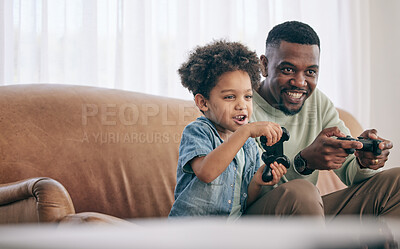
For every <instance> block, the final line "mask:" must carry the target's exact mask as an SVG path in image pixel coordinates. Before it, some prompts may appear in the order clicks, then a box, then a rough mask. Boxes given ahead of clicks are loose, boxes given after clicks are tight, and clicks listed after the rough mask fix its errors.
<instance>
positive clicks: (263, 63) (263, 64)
mask: <svg viewBox="0 0 400 249" xmlns="http://www.w3.org/2000/svg"><path fill="white" fill-rule="evenodd" d="M260 64H261V66H260V67H261V74H262V76H264V77H267V76H268V58H267V57H266V56H265V55H261V56H260Z"/></svg>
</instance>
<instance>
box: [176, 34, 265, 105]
mask: <svg viewBox="0 0 400 249" xmlns="http://www.w3.org/2000/svg"><path fill="white" fill-rule="evenodd" d="M236 70H241V71H244V72H247V74H248V75H249V77H250V80H251V85H252V87H253V89H257V87H258V86H259V84H260V79H261V76H260V66H259V59H258V57H257V54H256V53H255V52H253V51H250V50H249V49H248V48H247V47H246V46H244V45H243V44H241V43H239V42H227V41H224V40H220V41H214V42H212V43H210V44H207V45H205V46H199V47H196V48H195V49H194V50H193V51H192V52H191V54H190V55H189V59H188V60H187V62H185V63H183V64H182V66H181V67H180V68H179V70H178V73H179V75H180V77H181V83H182V85H183V86H184V87H186V88H188V90H189V91H190V92H192V93H193V96H195V95H196V94H198V93H200V94H202V95H203V96H204V97H205V98H206V99H208V98H209V97H210V96H209V95H210V91H211V90H212V89H213V88H214V87H215V85H216V84H217V82H218V80H219V77H220V76H221V75H222V74H224V73H226V72H232V71H236Z"/></svg>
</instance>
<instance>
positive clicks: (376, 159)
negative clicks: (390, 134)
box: [354, 129, 393, 170]
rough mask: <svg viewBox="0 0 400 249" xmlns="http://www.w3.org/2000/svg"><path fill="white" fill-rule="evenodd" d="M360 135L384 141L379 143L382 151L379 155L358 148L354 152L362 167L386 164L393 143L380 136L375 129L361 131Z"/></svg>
mask: <svg viewBox="0 0 400 249" xmlns="http://www.w3.org/2000/svg"><path fill="white" fill-rule="evenodd" d="M360 137H364V138H371V139H379V140H381V141H382V142H381V143H380V144H379V149H381V150H382V153H381V154H380V155H378V156H376V155H374V154H373V153H372V152H367V151H360V150H357V151H356V152H355V153H354V154H355V156H356V157H357V160H358V163H359V164H360V166H361V167H362V168H370V169H374V170H376V169H379V168H382V167H383V166H385V162H386V161H387V160H388V156H389V154H390V151H389V150H390V149H391V148H393V143H392V142H391V141H389V140H386V139H383V138H381V137H378V132H377V130H375V129H371V130H366V131H364V132H363V133H361V135H360Z"/></svg>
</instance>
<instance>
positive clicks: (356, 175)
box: [321, 92, 380, 186]
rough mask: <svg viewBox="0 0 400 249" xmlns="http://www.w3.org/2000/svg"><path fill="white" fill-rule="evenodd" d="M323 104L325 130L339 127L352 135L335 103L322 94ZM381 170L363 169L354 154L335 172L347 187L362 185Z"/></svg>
mask: <svg viewBox="0 0 400 249" xmlns="http://www.w3.org/2000/svg"><path fill="white" fill-rule="evenodd" d="M321 103H323V104H322V106H324V109H325V115H324V122H323V124H324V125H323V128H324V129H325V128H329V127H335V126H336V127H338V128H339V130H340V131H341V132H343V133H344V134H346V135H350V130H349V129H348V128H347V127H346V125H345V124H344V122H343V121H342V120H341V119H340V118H339V113H338V112H337V110H336V108H335V106H334V105H333V103H332V102H331V101H330V100H329V98H328V97H326V96H325V95H324V94H323V93H322V92H321ZM379 171H380V170H372V169H362V168H361V167H360V165H359V164H358V162H357V159H356V157H355V156H354V154H350V155H349V156H348V157H347V159H346V161H345V162H344V163H343V165H342V167H341V168H339V169H336V170H334V172H335V173H336V175H337V176H339V178H340V180H341V181H342V182H343V183H344V184H346V185H347V186H350V185H353V184H357V183H360V182H362V181H364V180H365V179H368V178H370V177H371V176H373V175H375V174H376V173H377V172H379Z"/></svg>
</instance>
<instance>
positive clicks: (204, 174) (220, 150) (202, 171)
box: [190, 121, 282, 183]
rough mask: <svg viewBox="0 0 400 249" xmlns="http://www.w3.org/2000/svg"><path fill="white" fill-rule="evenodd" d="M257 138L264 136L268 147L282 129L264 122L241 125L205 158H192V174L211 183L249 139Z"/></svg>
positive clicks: (276, 139)
mask: <svg viewBox="0 0 400 249" xmlns="http://www.w3.org/2000/svg"><path fill="white" fill-rule="evenodd" d="M259 136H266V137H267V141H268V142H267V144H268V145H269V146H270V145H273V144H275V143H276V142H278V141H279V140H280V138H281V136H282V129H281V127H280V126H279V125H278V124H276V123H272V122H266V121H261V122H254V123H249V124H246V125H243V126H241V127H239V128H238V129H237V130H236V131H235V132H234V133H233V134H232V135H231V136H230V137H229V138H228V139H227V140H225V141H224V142H223V143H222V144H221V145H220V146H218V147H217V148H215V149H214V150H213V151H211V152H210V153H209V154H207V155H206V156H204V157H196V158H193V159H192V160H191V161H190V164H191V166H192V169H193V172H194V173H195V174H196V176H197V178H199V179H200V180H201V181H203V182H206V183H210V182H212V181H213V180H215V179H216V178H217V177H218V176H219V175H220V174H222V172H224V170H225V169H226V168H227V167H228V165H229V163H230V162H232V160H233V158H234V157H235V156H236V154H237V152H238V151H239V149H240V148H241V147H242V146H243V145H244V143H245V142H246V141H247V139H248V138H249V137H259Z"/></svg>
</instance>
